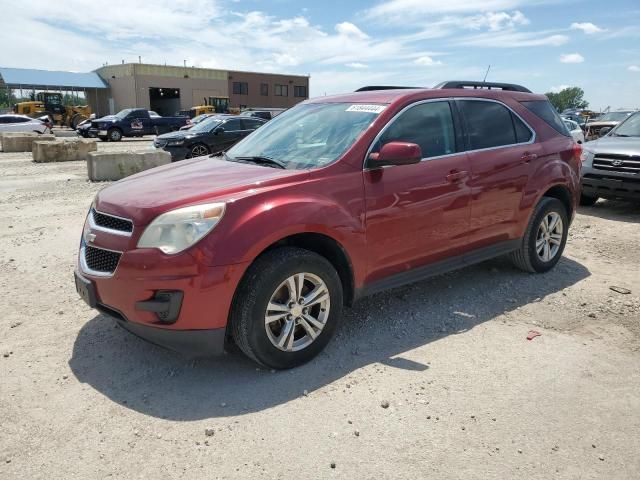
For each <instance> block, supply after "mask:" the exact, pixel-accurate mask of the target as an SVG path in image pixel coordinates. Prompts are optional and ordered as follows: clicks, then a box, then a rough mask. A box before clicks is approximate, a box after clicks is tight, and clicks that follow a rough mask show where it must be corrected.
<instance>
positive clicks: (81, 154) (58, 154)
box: [33, 139, 98, 163]
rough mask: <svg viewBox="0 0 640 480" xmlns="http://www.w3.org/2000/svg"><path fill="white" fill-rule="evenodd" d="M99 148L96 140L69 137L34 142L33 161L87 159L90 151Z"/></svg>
mask: <svg viewBox="0 0 640 480" xmlns="http://www.w3.org/2000/svg"><path fill="white" fill-rule="evenodd" d="M97 150H98V146H97V145H96V141H95V140H84V139H73V140H71V139H69V140H55V141H52V142H40V141H35V142H33V161H34V162H38V163H42V162H70V161H74V160H75V161H77V160H87V158H88V156H89V152H95V151H97Z"/></svg>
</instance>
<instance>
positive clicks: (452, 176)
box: [446, 170, 469, 183]
mask: <svg viewBox="0 0 640 480" xmlns="http://www.w3.org/2000/svg"><path fill="white" fill-rule="evenodd" d="M468 176H469V172H467V171H466V170H462V171H458V170H452V171H451V172H449V175H447V177H446V178H447V182H449V183H456V182H459V181H460V180H464V179H465V178H467V177H468Z"/></svg>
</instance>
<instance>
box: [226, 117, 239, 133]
mask: <svg viewBox="0 0 640 480" xmlns="http://www.w3.org/2000/svg"><path fill="white" fill-rule="evenodd" d="M238 130H242V126H241V125H240V119H238V118H234V119H231V120H227V121H226V122H225V124H224V131H225V132H237V131H238Z"/></svg>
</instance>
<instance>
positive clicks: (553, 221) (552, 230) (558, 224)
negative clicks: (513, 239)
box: [536, 212, 564, 262]
mask: <svg viewBox="0 0 640 480" xmlns="http://www.w3.org/2000/svg"><path fill="white" fill-rule="evenodd" d="M563 230H564V226H563V224H562V218H561V217H560V215H559V214H557V213H556V212H549V213H547V214H546V215H545V216H544V217H543V218H542V222H540V226H539V227H538V233H537V235H536V253H537V254H538V258H539V259H540V260H542V261H543V262H550V261H551V260H552V259H553V258H555V256H556V255H557V254H558V252H559V251H560V247H561V246H562V235H563Z"/></svg>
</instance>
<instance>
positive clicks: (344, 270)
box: [240, 232, 355, 305]
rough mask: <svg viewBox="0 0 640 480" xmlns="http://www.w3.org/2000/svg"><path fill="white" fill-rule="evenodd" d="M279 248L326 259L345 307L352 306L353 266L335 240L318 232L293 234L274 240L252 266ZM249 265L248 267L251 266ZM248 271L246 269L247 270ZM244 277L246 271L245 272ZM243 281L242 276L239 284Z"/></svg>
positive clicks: (344, 250) (353, 292) (345, 252)
mask: <svg viewBox="0 0 640 480" xmlns="http://www.w3.org/2000/svg"><path fill="white" fill-rule="evenodd" d="M281 247H298V248H302V249H304V250H308V251H310V252H313V253H316V254H318V255H320V256H322V257H324V258H326V259H327V260H328V261H329V263H331V265H332V266H333V268H335V269H336V272H337V273H338V276H339V277H340V282H341V283H342V290H343V300H344V304H345V305H352V304H353V301H354V299H355V279H354V271H353V264H352V262H351V258H350V257H349V254H348V253H347V251H346V249H345V248H344V247H343V246H342V244H341V243H340V242H338V240H336V239H335V238H333V237H331V236H329V235H326V234H324V233H319V232H301V233H293V234H290V235H287V236H286V237H283V238H281V239H279V240H276V241H274V242H272V243H271V244H269V245H268V246H266V247H265V248H263V249H262V250H261V251H260V253H258V255H256V257H255V258H254V259H253V261H252V262H251V264H253V263H254V262H255V261H256V260H257V259H258V258H260V257H261V256H262V255H264V254H265V253H267V252H269V251H271V250H274V249H276V248H281ZM251 264H250V265H251ZM247 270H248V268H247ZM245 275H246V271H245ZM243 280H244V275H243V277H242V279H241V280H240V282H242V281H243Z"/></svg>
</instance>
